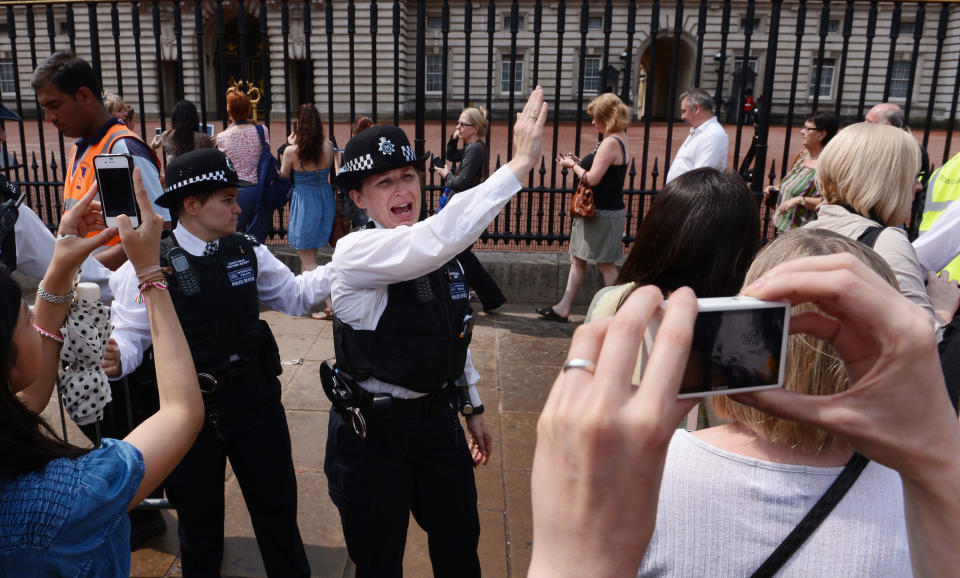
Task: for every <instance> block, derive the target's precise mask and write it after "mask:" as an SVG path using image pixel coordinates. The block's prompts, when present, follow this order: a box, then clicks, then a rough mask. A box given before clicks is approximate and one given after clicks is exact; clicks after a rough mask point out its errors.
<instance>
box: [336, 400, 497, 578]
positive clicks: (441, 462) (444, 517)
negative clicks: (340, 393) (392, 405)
mask: <svg viewBox="0 0 960 578" xmlns="http://www.w3.org/2000/svg"><path fill="white" fill-rule="evenodd" d="M367 430H368V433H367V437H366V438H365V439H360V438H358V437H357V436H356V435H355V434H354V433H353V430H352V429H351V427H350V425H349V423H347V422H346V421H345V420H344V418H343V416H342V415H341V414H340V413H339V412H337V411H335V410H331V411H330V423H329V432H328V437H327V453H326V458H325V460H324V465H323V469H324V472H325V473H326V474H327V485H328V486H329V490H330V497H331V498H332V499H333V503H334V504H335V505H336V506H337V508H338V509H339V510H340V520H341V522H342V523H343V533H344V537H345V539H346V542H347V550H348V552H349V554H350V558H351V559H352V560H353V562H354V563H355V564H356V565H357V574H356V575H357V577H358V578H366V577H372V576H375V577H378V578H379V577H391V576H402V575H403V550H404V546H405V544H406V540H407V524H408V522H409V520H410V513H411V512H412V513H413V516H414V519H415V520H416V521H417V524H419V525H420V527H421V528H423V529H424V530H425V531H426V532H427V536H428V544H429V548H430V562H431V563H432V564H433V574H434V576H438V577H446V576H455V577H457V578H461V577H463V578H469V577H473V576H480V560H479V558H478V557H477V544H478V543H479V541H480V520H479V517H478V514H477V486H476V483H475V481H474V478H473V460H472V459H471V458H470V453H469V451H468V450H467V443H466V440H465V438H464V434H463V428H462V427H461V426H460V419H459V418H458V417H457V414H456V413H455V412H454V411H453V410H450V411H445V412H441V413H439V414H437V415H435V416H433V417H430V418H426V419H409V420H407V419H397V420H385V421H373V420H367Z"/></svg>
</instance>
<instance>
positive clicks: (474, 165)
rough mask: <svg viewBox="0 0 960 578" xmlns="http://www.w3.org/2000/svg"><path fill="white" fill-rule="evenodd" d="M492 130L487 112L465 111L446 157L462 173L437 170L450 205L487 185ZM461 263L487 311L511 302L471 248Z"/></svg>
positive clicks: (473, 109)
mask: <svg viewBox="0 0 960 578" xmlns="http://www.w3.org/2000/svg"><path fill="white" fill-rule="evenodd" d="M489 127H490V120H489V119H488V118H487V111H486V109H484V108H473V107H470V108H465V109H463V112H461V113H460V119H459V120H458V121H457V128H456V129H455V130H454V131H453V134H451V135H450V140H449V141H448V142H447V155H446V156H447V160H448V161H452V162H455V163H460V170H459V171H457V172H456V173H454V172H453V171H451V170H450V169H448V168H447V167H446V165H444V166H442V167H437V169H436V171H437V174H438V175H440V178H441V179H443V183H444V184H445V185H446V186H447V188H448V189H449V193H448V197H447V200H448V201H449V199H450V197H452V196H453V195H455V194H457V193H459V192H460V191H465V190H467V189H471V188H473V187H475V186H477V185H479V184H480V183H481V182H483V178H484V175H485V174H486V173H487V168H488V167H487V151H486V148H485V147H484V144H483V137H485V136H486V135H487V129H488V128H489ZM460 140H462V141H463V148H462V149H461V148H459V146H458V141H460ZM457 259H458V260H459V261H460V264H461V265H462V266H463V268H464V273H465V274H466V276H467V283H469V285H470V287H471V288H472V289H473V290H474V291H476V292H477V297H479V298H480V303H481V304H482V305H483V310H484V311H492V310H494V309H496V308H497V307H500V306H501V305H503V304H504V303H505V302H506V301H507V298H506V297H504V296H503V292H501V291H500V287H498V286H497V282H496V281H494V280H493V277H491V276H490V274H489V273H487V270H486V269H484V268H483V265H481V264H480V261H479V260H478V259H477V257H476V256H475V255H474V254H473V252H472V251H471V250H470V249H469V248H468V249H467V250H466V251H464V252H463V253H461V254H459V255H457Z"/></svg>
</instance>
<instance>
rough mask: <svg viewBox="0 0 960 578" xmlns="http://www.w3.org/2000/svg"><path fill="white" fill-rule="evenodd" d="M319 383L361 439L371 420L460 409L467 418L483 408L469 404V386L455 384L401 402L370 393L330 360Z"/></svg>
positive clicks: (365, 433)
mask: <svg viewBox="0 0 960 578" xmlns="http://www.w3.org/2000/svg"><path fill="white" fill-rule="evenodd" d="M320 382H321V384H322V385H323V392H324V393H325V394H326V395H327V398H328V399H330V403H332V404H333V408H334V409H335V410H337V411H339V412H340V413H341V414H343V415H344V416H345V417H347V418H348V419H349V420H350V426H351V427H352V428H353V433H355V434H356V435H357V436H358V437H360V438H361V439H362V438H365V437H367V420H368V419H376V420H390V419H424V418H427V417H430V416H433V415H437V414H439V413H442V412H445V411H450V410H451V409H453V410H460V411H461V412H463V413H464V415H479V414H481V413H483V406H482V405H479V406H476V407H474V406H472V405H471V404H470V401H469V396H467V395H466V394H467V389H466V387H458V386H456V385H454V384H448V385H446V386H444V388H443V389H441V390H440V391H438V392H436V393H431V394H428V395H425V396H423V397H417V398H413V399H401V398H397V397H393V396H390V395H386V394H374V393H370V392H369V391H367V390H365V389H363V388H362V387H360V386H359V385H357V383H356V381H355V380H354V379H352V378H351V377H349V376H348V375H347V374H346V373H344V372H342V371H340V369H338V368H337V367H336V366H334V365H333V364H332V363H330V362H329V361H324V362H323V363H322V364H321V365H320ZM457 393H461V395H457Z"/></svg>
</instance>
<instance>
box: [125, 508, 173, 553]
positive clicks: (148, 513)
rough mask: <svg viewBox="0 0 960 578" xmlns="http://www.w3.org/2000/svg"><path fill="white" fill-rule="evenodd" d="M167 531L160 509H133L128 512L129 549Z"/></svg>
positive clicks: (137, 546) (135, 547) (134, 548)
mask: <svg viewBox="0 0 960 578" xmlns="http://www.w3.org/2000/svg"><path fill="white" fill-rule="evenodd" d="M166 531H167V523H166V522H165V521H164V520H163V514H162V513H161V512H160V510H134V511H132V512H130V550H131V551H133V550H136V549H137V548H139V547H141V546H143V544H144V542H146V541H147V540H149V539H150V538H155V537H157V536H159V535H161V534H163V533H164V532H166Z"/></svg>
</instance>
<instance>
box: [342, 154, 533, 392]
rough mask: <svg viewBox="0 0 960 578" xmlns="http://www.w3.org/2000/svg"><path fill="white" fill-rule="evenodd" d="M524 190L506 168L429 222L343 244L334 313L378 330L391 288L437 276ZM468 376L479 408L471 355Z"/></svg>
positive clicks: (378, 387) (368, 386)
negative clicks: (437, 273)
mask: <svg viewBox="0 0 960 578" xmlns="http://www.w3.org/2000/svg"><path fill="white" fill-rule="evenodd" d="M521 186H522V185H521V184H520V181H518V180H517V178H516V177H515V176H514V175H513V172H512V171H511V170H510V169H509V168H508V167H506V166H504V167H501V168H500V170H498V171H497V172H495V173H494V174H492V175H490V178H488V179H487V180H486V181H484V182H483V183H481V184H479V185H477V186H476V187H474V188H472V189H470V190H468V191H464V192H462V193H457V194H456V195H454V196H453V198H451V199H450V202H449V203H447V205H446V207H444V209H443V211H441V212H439V213H437V214H436V215H434V216H432V217H430V218H429V219H426V220H424V221H420V222H419V223H416V224H414V225H413V226H410V227H408V226H401V227H397V228H395V229H384V228H381V227H379V226H377V228H375V229H364V230H361V231H355V232H353V233H350V234H349V235H347V236H346V237H343V238H342V239H340V240H339V241H338V242H337V250H336V251H335V252H334V254H333V261H332V262H331V263H330V266H329V268H330V291H331V298H332V299H333V311H334V313H336V315H337V317H338V318H339V319H340V320H341V321H342V322H344V323H346V324H348V325H349V326H350V327H353V328H354V329H357V330H372V329H376V327H377V323H378V322H379V321H380V316H381V315H383V312H384V310H385V309H386V308H387V286H389V285H391V284H393V283H401V282H403V281H409V280H411V279H416V278H417V277H420V276H422V275H426V274H427V273H430V272H432V271H435V270H436V269H437V268H439V267H440V266H442V265H443V264H444V263H446V262H448V261H450V260H451V259H453V258H454V257H456V256H457V255H458V254H459V253H461V252H462V251H463V250H464V249H466V248H467V247H469V246H471V245H472V244H473V243H474V242H475V241H476V240H477V238H478V237H479V236H480V233H482V232H483V229H484V228H485V227H487V225H489V224H490V222H491V221H492V220H493V219H494V218H496V216H497V214H498V213H500V210H501V209H502V208H503V206H504V205H505V204H507V201H509V200H510V199H511V198H512V197H513V195H514V194H515V193H516V192H517V191H519V190H520V188H521ZM464 373H465V374H466V378H467V383H468V384H469V386H470V390H469V391H470V400H471V402H472V403H473V404H474V405H478V404H479V403H480V397H479V395H478V394H477V390H476V383H477V382H478V381H479V380H480V376H479V375H478V374H477V372H476V370H475V369H474V367H473V362H472V360H471V358H470V352H469V351H468V352H467V363H466V365H465V367H464ZM359 385H360V387H362V388H363V389H365V390H367V391H369V392H370V393H385V394H389V395H391V396H393V397H396V398H404V399H409V398H414V397H421V396H423V395H425V394H423V393H418V392H415V391H412V390H409V389H406V388H404V387H400V386H398V385H393V384H391V383H385V382H383V381H380V380H378V379H374V378H370V379H366V380H363V381H361V382H360V383H359Z"/></svg>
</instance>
